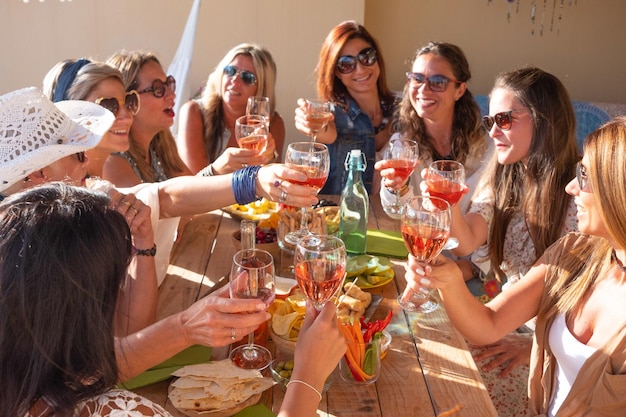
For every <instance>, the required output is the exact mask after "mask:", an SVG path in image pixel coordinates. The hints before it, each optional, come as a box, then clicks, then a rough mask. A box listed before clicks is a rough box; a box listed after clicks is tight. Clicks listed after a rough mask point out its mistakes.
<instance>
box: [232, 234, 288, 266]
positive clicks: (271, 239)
mask: <svg viewBox="0 0 626 417" xmlns="http://www.w3.org/2000/svg"><path fill="white" fill-rule="evenodd" d="M255 237H256V239H255V247H256V248H257V249H261V250H265V251H268V252H269V253H270V254H271V255H272V257H274V262H277V260H279V259H280V247H278V240H277V237H276V229H275V228H266V227H260V226H257V227H256V230H255ZM233 242H234V244H235V248H236V249H237V250H238V251H239V250H241V231H240V230H236V231H235V232H234V233H233Z"/></svg>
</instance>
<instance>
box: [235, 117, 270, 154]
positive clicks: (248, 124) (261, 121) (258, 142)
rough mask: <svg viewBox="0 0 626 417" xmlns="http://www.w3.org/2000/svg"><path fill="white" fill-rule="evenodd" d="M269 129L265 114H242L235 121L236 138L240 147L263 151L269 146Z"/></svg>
mask: <svg viewBox="0 0 626 417" xmlns="http://www.w3.org/2000/svg"><path fill="white" fill-rule="evenodd" d="M268 133H269V129H268V127H267V120H266V119H265V117H263V116H259V115H251V116H241V117H239V118H237V120H236V121H235V139H237V144H238V145H239V147H240V148H244V149H252V150H255V151H257V152H259V153H262V152H263V151H264V150H265V148H266V147H267V135H268Z"/></svg>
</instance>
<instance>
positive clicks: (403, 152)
mask: <svg viewBox="0 0 626 417" xmlns="http://www.w3.org/2000/svg"><path fill="white" fill-rule="evenodd" d="M384 159H385V160H386V162H387V166H388V167H390V168H393V169H394V173H395V176H396V177H399V178H400V179H401V183H402V184H404V183H406V181H407V180H408V178H409V177H410V176H411V174H413V170H414V169H415V166H416V165H417V162H418V160H419V148H418V145H417V142H415V141H414V140H409V139H393V140H391V141H389V145H388V146H387V149H386V151H385V155H384ZM393 193H394V201H393V203H392V204H390V205H386V206H385V212H386V213H387V214H388V215H389V216H390V217H394V218H399V217H400V215H401V214H402V209H403V205H402V203H401V201H400V196H399V195H398V194H399V189H394V190H393Z"/></svg>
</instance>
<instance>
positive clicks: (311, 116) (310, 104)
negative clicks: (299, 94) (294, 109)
mask: <svg viewBox="0 0 626 417" xmlns="http://www.w3.org/2000/svg"><path fill="white" fill-rule="evenodd" d="M305 106H306V107H305V109H306V115H307V120H308V121H309V126H310V128H311V133H312V135H313V142H315V141H317V134H318V133H319V132H320V131H321V130H322V129H324V128H326V125H328V122H329V121H330V118H331V117H332V115H333V113H332V107H331V104H330V102H328V101H325V100H312V99H311V100H309V99H307V100H306V105H305Z"/></svg>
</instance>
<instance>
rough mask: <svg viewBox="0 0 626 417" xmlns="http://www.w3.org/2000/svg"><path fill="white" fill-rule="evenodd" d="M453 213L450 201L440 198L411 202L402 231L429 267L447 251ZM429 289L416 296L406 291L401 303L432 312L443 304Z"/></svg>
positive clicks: (407, 243) (409, 308)
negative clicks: (443, 251) (438, 256)
mask: <svg viewBox="0 0 626 417" xmlns="http://www.w3.org/2000/svg"><path fill="white" fill-rule="evenodd" d="M451 221H452V213H451V212H450V205H449V204H448V202H447V201H445V200H443V199H441V198H438V197H429V196H419V197H413V198H411V199H410V200H409V201H407V203H406V205H405V207H404V210H403V213H402V219H401V226H400V230H401V233H402V239H403V240H404V245H405V246H406V248H407V249H408V251H409V253H410V254H411V255H413V256H414V257H415V258H416V260H417V261H418V262H420V263H424V264H427V263H428V262H430V261H431V260H432V259H434V258H435V257H437V255H439V253H440V252H441V251H442V250H443V248H444V246H445V245H446V242H447V240H448V237H449V236H450V223H451ZM428 292H429V291H428V290H426V289H423V288H422V289H421V292H419V293H415V292H413V291H412V290H411V289H410V288H406V289H405V291H404V293H403V294H402V295H400V296H399V297H398V304H400V306H401V307H402V308H403V309H405V310H407V311H419V312H422V313H430V312H432V311H435V310H436V309H437V308H438V307H439V303H438V302H437V300H435V299H434V297H433V296H432V294H429V293H428Z"/></svg>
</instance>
